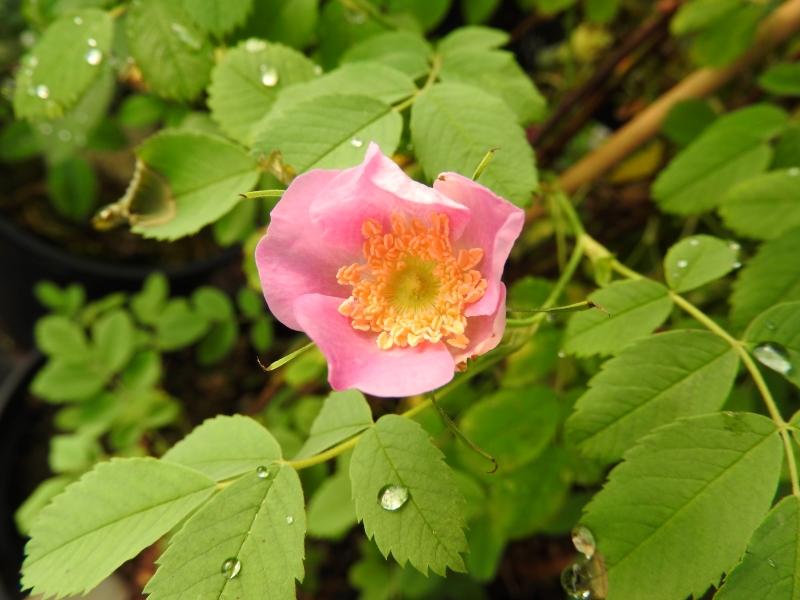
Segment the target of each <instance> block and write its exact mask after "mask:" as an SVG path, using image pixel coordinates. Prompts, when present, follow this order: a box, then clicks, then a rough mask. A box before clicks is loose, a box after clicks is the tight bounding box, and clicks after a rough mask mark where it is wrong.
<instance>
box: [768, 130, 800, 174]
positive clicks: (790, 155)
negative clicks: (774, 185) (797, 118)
mask: <svg viewBox="0 0 800 600" xmlns="http://www.w3.org/2000/svg"><path fill="white" fill-rule="evenodd" d="M790 167H800V123H793V124H791V125H789V126H788V127H787V128H786V129H785V130H784V132H783V135H781V137H780V139H779V140H778V143H777V144H775V156H774V157H773V159H772V164H771V165H770V168H772V169H785V168H790Z"/></svg>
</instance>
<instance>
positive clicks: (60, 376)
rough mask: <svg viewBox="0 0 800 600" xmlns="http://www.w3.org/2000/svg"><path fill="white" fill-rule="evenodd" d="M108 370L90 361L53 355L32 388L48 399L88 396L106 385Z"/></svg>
mask: <svg viewBox="0 0 800 600" xmlns="http://www.w3.org/2000/svg"><path fill="white" fill-rule="evenodd" d="M107 378H108V376H107V374H105V373H103V372H101V370H100V369H98V368H97V367H96V366H95V365H93V364H91V363H90V362H88V361H87V362H74V360H70V359H63V358H53V359H51V360H49V361H48V362H47V364H46V365H45V366H44V367H42V369H41V370H40V371H39V372H38V373H37V374H36V377H35V378H34V380H33V382H32V383H31V391H32V392H33V393H34V394H35V395H36V396H39V397H41V398H44V399H45V400H47V401H49V402H72V401H76V400H85V399H87V398H89V397H91V396H94V395H95V394H96V393H97V392H99V391H100V390H102V389H103V386H104V385H105V384H106V381H107Z"/></svg>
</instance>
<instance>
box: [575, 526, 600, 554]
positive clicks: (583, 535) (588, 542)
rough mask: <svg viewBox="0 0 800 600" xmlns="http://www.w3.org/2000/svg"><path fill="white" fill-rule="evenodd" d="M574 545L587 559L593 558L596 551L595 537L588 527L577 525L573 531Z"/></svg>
mask: <svg viewBox="0 0 800 600" xmlns="http://www.w3.org/2000/svg"><path fill="white" fill-rule="evenodd" d="M572 544H573V545H574V546H575V549H576V550H577V551H578V552H580V553H581V554H583V555H584V556H585V557H586V558H592V556H594V551H595V542H594V535H593V534H592V532H591V531H590V530H589V528H588V527H584V526H583V525H577V526H575V527H574V528H573V529H572Z"/></svg>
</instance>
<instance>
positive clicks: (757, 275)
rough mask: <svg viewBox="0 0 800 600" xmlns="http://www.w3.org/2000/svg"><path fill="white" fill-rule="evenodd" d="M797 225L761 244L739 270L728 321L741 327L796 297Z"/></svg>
mask: <svg viewBox="0 0 800 600" xmlns="http://www.w3.org/2000/svg"><path fill="white" fill-rule="evenodd" d="M798 256H800V228H795V229H791V230H789V231H787V232H786V233H784V234H783V235H781V236H780V237H779V238H776V239H774V240H769V241H767V242H764V243H763V244H762V245H761V248H760V249H759V251H758V254H756V256H755V257H754V258H753V259H751V260H750V261H749V262H748V263H747V264H746V265H745V267H744V269H742V272H741V273H740V274H739V277H738V279H737V280H736V283H734V288H733V294H732V295H731V323H732V324H733V326H734V327H735V328H737V329H741V328H744V326H745V325H747V324H748V323H749V322H750V320H751V319H752V318H753V317H755V316H756V315H757V314H759V313H760V312H763V311H765V310H766V309H768V308H769V307H770V306H773V305H775V304H778V303H779V302H789V301H792V300H800V260H797V257H798Z"/></svg>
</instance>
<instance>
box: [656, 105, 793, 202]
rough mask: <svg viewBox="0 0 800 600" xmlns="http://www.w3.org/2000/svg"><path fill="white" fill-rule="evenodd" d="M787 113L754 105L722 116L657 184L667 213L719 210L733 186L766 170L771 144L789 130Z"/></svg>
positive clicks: (666, 170)
mask: <svg viewBox="0 0 800 600" xmlns="http://www.w3.org/2000/svg"><path fill="white" fill-rule="evenodd" d="M786 123H787V116H786V113H785V112H784V111H782V110H781V109H779V108H776V107H774V106H770V105H755V106H750V107H747V108H743V109H741V110H738V111H736V112H733V113H730V114H728V115H725V116H724V117H720V118H719V119H717V120H716V121H715V122H714V123H713V124H711V125H710V126H709V127H708V128H707V129H706V130H705V131H704V132H703V133H702V135H700V137H698V138H697V139H696V140H694V141H693V142H692V143H691V144H690V145H689V146H688V147H687V148H686V149H685V150H683V151H682V152H681V153H680V154H678V156H677V157H675V158H674V159H673V160H672V162H670V163H669V165H667V168H666V169H664V170H663V171H662V172H661V174H660V175H659V176H658V178H657V179H656V181H655V184H654V185H653V197H654V198H655V199H656V201H657V202H658V204H659V206H660V207H661V209H662V210H664V211H666V212H669V213H674V214H680V215H687V214H697V213H702V212H705V211H707V210H710V209H712V208H714V207H715V206H716V205H717V204H718V203H719V201H720V199H721V198H722V195H723V194H724V193H725V191H727V190H728V189H730V188H731V187H733V185H734V184H736V183H738V182H740V181H744V180H745V179H748V178H750V177H752V176H754V175H758V174H759V173H761V172H763V171H764V170H766V168H767V166H768V165H769V162H770V159H771V158H772V150H771V149H770V147H769V145H768V144H767V142H768V141H769V140H770V139H771V138H773V137H775V136H777V135H778V134H779V133H780V132H781V131H782V130H783V128H784V127H785V126H786Z"/></svg>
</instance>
